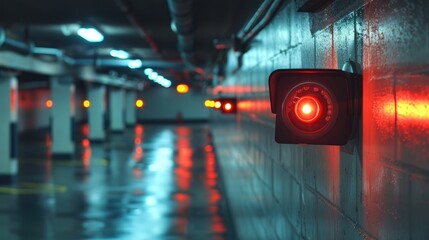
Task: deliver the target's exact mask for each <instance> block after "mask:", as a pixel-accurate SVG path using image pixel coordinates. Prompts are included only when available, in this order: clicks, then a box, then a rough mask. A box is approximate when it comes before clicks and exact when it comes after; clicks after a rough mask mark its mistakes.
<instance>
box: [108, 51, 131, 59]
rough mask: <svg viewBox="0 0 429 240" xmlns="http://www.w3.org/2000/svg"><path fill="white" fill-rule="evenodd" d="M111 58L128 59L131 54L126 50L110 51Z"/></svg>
mask: <svg viewBox="0 0 429 240" xmlns="http://www.w3.org/2000/svg"><path fill="white" fill-rule="evenodd" d="M110 56H112V57H115V58H120V59H127V58H129V57H130V54H129V53H128V52H126V51H124V50H115V49H112V50H110Z"/></svg>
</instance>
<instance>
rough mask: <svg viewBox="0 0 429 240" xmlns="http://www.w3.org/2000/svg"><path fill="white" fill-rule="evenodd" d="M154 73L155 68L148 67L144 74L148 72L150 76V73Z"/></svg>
mask: <svg viewBox="0 0 429 240" xmlns="http://www.w3.org/2000/svg"><path fill="white" fill-rule="evenodd" d="M151 73H153V69H152V68H146V69H145V70H144V74H146V75H147V76H149V74H151Z"/></svg>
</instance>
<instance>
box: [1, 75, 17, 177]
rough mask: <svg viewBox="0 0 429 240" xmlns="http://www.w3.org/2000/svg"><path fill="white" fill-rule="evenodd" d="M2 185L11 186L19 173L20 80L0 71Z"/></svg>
mask: <svg viewBox="0 0 429 240" xmlns="http://www.w3.org/2000/svg"><path fill="white" fill-rule="evenodd" d="M0 113H1V115H0V183H1V184H11V183H12V182H13V180H14V177H15V175H16V174H17V173H18V160H17V154H18V80H17V79H16V76H15V75H14V74H12V73H8V72H1V71H0Z"/></svg>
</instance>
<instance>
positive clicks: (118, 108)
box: [109, 88, 125, 132]
mask: <svg viewBox="0 0 429 240" xmlns="http://www.w3.org/2000/svg"><path fill="white" fill-rule="evenodd" d="M109 110H110V111H109V112H110V116H109V117H110V130H111V131H112V132H121V131H123V130H124V127H125V125H124V89H120V88H111V90H110V98H109Z"/></svg>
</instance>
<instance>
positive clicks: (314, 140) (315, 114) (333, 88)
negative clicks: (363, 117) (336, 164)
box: [269, 69, 362, 145]
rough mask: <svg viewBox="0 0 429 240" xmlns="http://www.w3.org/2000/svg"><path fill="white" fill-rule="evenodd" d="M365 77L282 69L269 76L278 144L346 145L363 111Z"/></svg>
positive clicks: (326, 71) (332, 72) (312, 70)
mask: <svg viewBox="0 0 429 240" xmlns="http://www.w3.org/2000/svg"><path fill="white" fill-rule="evenodd" d="M361 79H362V77H361V76H360V75H358V74H355V73H350V72H345V71H341V70H334V69H280V70H276V71H274V72H272V73H271V75H270V77H269V89H270V101H271V111H272V112H273V113H275V114H276V126H275V140H276V142H278V143H289V144H297V143H305V144H320V145H345V144H346V143H347V141H348V140H349V139H350V138H351V137H352V134H353V132H354V130H355V128H356V125H357V122H358V116H359V114H360V108H361V104H360V102H361V91H362V90H361V82H362V80H361Z"/></svg>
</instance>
